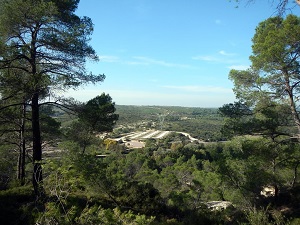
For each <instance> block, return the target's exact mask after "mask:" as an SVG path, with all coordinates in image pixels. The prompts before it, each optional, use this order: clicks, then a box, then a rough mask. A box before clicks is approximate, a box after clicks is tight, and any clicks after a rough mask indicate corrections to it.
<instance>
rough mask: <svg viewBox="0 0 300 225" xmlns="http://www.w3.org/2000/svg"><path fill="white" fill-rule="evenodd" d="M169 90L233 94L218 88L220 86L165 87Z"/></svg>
mask: <svg viewBox="0 0 300 225" xmlns="http://www.w3.org/2000/svg"><path fill="white" fill-rule="evenodd" d="M163 87H164V88H168V89H176V90H181V91H186V92H205V93H208V92H209V93H232V90H231V89H229V88H224V87H218V86H197V85H186V86H169V85H166V86H163Z"/></svg>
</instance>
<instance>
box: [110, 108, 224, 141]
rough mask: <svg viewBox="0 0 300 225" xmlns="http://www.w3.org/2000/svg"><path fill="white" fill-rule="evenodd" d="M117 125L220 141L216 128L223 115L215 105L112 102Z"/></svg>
mask: <svg viewBox="0 0 300 225" xmlns="http://www.w3.org/2000/svg"><path fill="white" fill-rule="evenodd" d="M116 113H117V114H119V121H118V122H117V127H122V128H123V129H125V128H131V129H143V128H145V129H149V128H155V129H159V130H171V131H179V132H187V133H190V134H191V135H192V136H193V137H195V138H198V139H202V140H211V141H218V140H224V138H223V137H222V136H221V133H220V129H221V127H222V125H223V118H222V117H221V116H220V115H219V113H218V109H217V108H196V107H179V106H129V105H116Z"/></svg>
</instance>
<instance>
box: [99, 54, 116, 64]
mask: <svg viewBox="0 0 300 225" xmlns="http://www.w3.org/2000/svg"><path fill="white" fill-rule="evenodd" d="M99 59H100V61H102V62H110V63H112V62H119V61H120V58H119V57H118V56H112V55H100V56H99Z"/></svg>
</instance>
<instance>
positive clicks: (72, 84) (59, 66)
mask: <svg viewBox="0 0 300 225" xmlns="http://www.w3.org/2000/svg"><path fill="white" fill-rule="evenodd" d="M78 3H79V0H65V1H59V0H36V1H31V0H1V1H0V77H1V78H0V81H1V82H3V83H1V84H0V87H3V86H4V85H5V84H9V87H10V89H8V88H5V89H1V103H2V104H1V105H3V104H6V99H7V98H9V97H12V96H13V97H14V98H16V94H18V93H19V92H18V90H20V88H21V89H22V91H21V93H22V95H23V96H26V97H25V99H24V98H19V101H20V102H19V104H20V105H21V104H23V103H24V100H26V104H27V105H28V106H30V111H31V118H30V121H31V129H32V146H33V147H32V148H33V162H34V170H33V185H34V187H35V191H36V193H37V194H38V192H39V183H41V181H42V169H41V164H40V161H41V160H42V143H41V142H42V140H41V129H40V112H39V107H40V105H41V103H42V102H43V100H44V99H45V97H46V96H49V97H50V96H51V98H52V99H53V100H57V99H58V97H59V96H57V90H60V91H61V90H66V89H68V88H76V87H78V86H79V85H81V84H85V83H88V82H90V83H96V82H101V81H103V79H104V78H105V76H104V75H95V74H92V73H89V72H88V71H86V67H85V63H86V60H87V59H90V60H98V57H97V55H96V52H95V50H94V49H93V48H92V47H91V46H90V45H89V41H90V36H91V34H92V32H93V24H92V21H91V19H90V18H88V17H82V18H81V17H79V16H77V15H76V14H75V10H76V9H77V6H78ZM24 92H25V93H26V94H24ZM16 104H18V102H15V103H14V105H16ZM9 106H10V105H9V104H8V105H4V106H2V108H3V107H9Z"/></svg>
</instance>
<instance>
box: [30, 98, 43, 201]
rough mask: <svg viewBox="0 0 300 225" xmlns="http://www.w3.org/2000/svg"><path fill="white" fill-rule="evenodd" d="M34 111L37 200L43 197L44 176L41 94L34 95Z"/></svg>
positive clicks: (35, 186) (34, 171) (34, 160)
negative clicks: (40, 111)
mask: <svg viewBox="0 0 300 225" xmlns="http://www.w3.org/2000/svg"><path fill="white" fill-rule="evenodd" d="M31 104H32V105H31V110H32V138H33V140H32V144H33V177H32V183H33V188H34V191H35V195H36V197H37V198H39V197H41V196H43V194H44V189H43V174H42V143H41V132H40V118H39V117H40V114H39V93H38V92H36V93H34V94H33V96H32V99H31Z"/></svg>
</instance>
